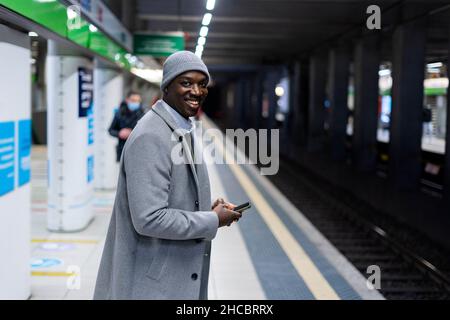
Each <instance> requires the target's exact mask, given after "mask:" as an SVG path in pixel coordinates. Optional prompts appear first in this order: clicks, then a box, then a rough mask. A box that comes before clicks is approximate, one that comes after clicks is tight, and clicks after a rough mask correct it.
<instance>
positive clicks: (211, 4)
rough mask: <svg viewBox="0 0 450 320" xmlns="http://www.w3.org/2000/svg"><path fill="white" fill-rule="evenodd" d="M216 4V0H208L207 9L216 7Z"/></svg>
mask: <svg viewBox="0 0 450 320" xmlns="http://www.w3.org/2000/svg"><path fill="white" fill-rule="evenodd" d="M215 5H216V0H208V1H207V2H206V9H207V10H212V9H214V6H215Z"/></svg>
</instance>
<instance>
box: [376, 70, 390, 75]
mask: <svg viewBox="0 0 450 320" xmlns="http://www.w3.org/2000/svg"><path fill="white" fill-rule="evenodd" d="M390 74H391V70H389V69H383V70H380V71H378V75H379V76H380V77H382V76H388V75H390Z"/></svg>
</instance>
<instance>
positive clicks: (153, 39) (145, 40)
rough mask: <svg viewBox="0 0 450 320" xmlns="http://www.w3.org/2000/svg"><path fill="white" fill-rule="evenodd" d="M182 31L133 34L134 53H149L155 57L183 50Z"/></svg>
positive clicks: (166, 55)
mask: <svg viewBox="0 0 450 320" xmlns="http://www.w3.org/2000/svg"><path fill="white" fill-rule="evenodd" d="M184 47H185V42H184V33H183V32H171V33H154V34H135V35H134V54H135V55H150V56H153V57H156V58H161V57H168V56H170V55H171V54H172V53H174V52H177V51H180V50H184Z"/></svg>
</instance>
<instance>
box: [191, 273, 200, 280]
mask: <svg viewBox="0 0 450 320" xmlns="http://www.w3.org/2000/svg"><path fill="white" fill-rule="evenodd" d="M197 278H198V274H196V273H193V274H192V275H191V279H192V280H194V281H195V280H197Z"/></svg>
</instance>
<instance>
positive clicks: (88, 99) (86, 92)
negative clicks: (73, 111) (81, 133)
mask: <svg viewBox="0 0 450 320" xmlns="http://www.w3.org/2000/svg"><path fill="white" fill-rule="evenodd" d="M93 78H94V77H93V72H92V69H89V68H82V67H80V68H78V117H80V118H83V117H87V115H88V111H89V110H90V109H91V108H92V103H93V98H94V81H93Z"/></svg>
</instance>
